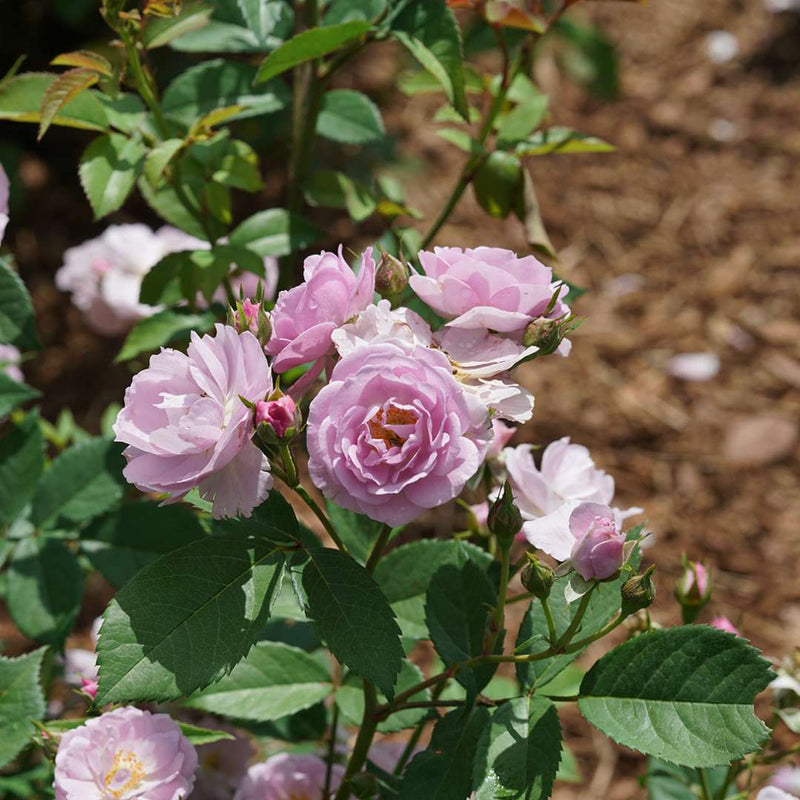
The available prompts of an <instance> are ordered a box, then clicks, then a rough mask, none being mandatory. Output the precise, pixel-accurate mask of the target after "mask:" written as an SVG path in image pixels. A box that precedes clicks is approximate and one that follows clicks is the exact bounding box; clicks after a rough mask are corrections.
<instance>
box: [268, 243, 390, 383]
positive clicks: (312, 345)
mask: <svg viewBox="0 0 800 800" xmlns="http://www.w3.org/2000/svg"><path fill="white" fill-rule="evenodd" d="M374 293H375V262H374V260H373V258H372V248H367V249H366V250H365V251H364V253H363V254H362V256H361V270H360V272H359V274H358V276H356V274H355V273H354V272H353V270H351V269H350V266H349V265H348V263H347V262H346V261H345V260H344V257H343V256H342V247H341V245H340V246H339V252H338V254H337V253H328V252H324V253H320V254H319V255H314V256H309V257H308V258H307V259H306V260H305V263H304V264H303V283H301V284H300V285H299V286H295V287H294V288H293V289H289V290H288V291H283V292H281V293H280V294H279V295H278V300H277V302H276V303H275V308H274V309H273V311H272V315H271V321H272V338H271V339H270V341H269V343H268V344H267V347H266V350H267V353H269V354H270V355H271V356H272V357H273V361H272V368H273V369H274V370H275V372H286V370H287V369H291V368H292V367H297V366H299V365H300V364H306V363H308V362H311V361H315V362H318V364H317V367H318V368H317V372H316V373H315V374H319V371H321V369H322V366H323V365H324V361H322V360H321V359H323V358H324V357H325V356H329V355H333V354H334V353H335V352H336V351H335V348H334V345H333V341H332V339H331V335H332V334H333V332H334V330H335V329H336V328H338V327H339V326H340V325H343V324H344V323H345V322H347V321H348V320H349V319H350V318H351V317H354V316H355V315H356V314H358V313H359V312H360V311H363V310H364V309H365V308H367V306H369V305H371V304H372V297H373V295H374Z"/></svg>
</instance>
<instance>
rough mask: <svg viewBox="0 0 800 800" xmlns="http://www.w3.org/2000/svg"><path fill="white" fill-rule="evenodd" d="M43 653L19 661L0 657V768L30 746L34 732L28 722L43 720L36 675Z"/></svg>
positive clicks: (42, 703)
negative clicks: (0, 689) (0, 688)
mask: <svg viewBox="0 0 800 800" xmlns="http://www.w3.org/2000/svg"><path fill="white" fill-rule="evenodd" d="M45 651H46V648H44V647H42V648H40V649H39V650H35V651H34V652H32V653H28V654H27V655H24V656H20V657H19V658H6V657H5V656H0V687H2V691H0V767H4V766H6V764H8V763H9V762H10V761H11V760H12V759H14V758H16V756H17V754H18V753H19V752H20V751H22V750H23V748H25V747H26V746H27V745H28V744H29V742H30V739H31V736H32V734H33V733H34V730H35V728H34V725H33V722H31V720H34V719H41V718H42V717H43V716H44V712H45V696H44V692H43V691H42V687H41V684H40V683H39V673H40V672H41V669H42V659H43V658H44V654H45Z"/></svg>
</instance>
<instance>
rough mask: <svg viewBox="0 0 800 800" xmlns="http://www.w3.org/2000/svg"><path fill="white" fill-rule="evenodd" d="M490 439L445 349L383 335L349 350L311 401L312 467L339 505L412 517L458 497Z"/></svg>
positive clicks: (384, 517)
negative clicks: (378, 340) (379, 340)
mask: <svg viewBox="0 0 800 800" xmlns="http://www.w3.org/2000/svg"><path fill="white" fill-rule="evenodd" d="M490 441H491V430H490V428H489V419H488V413H487V411H486V408H485V406H483V405H482V404H481V403H480V402H478V401H477V400H476V398H474V397H472V396H471V395H470V394H469V393H467V392H465V391H464V390H463V389H462V387H461V386H460V385H459V383H458V382H457V381H456V380H455V379H454V378H453V375H452V371H451V368H450V362H449V361H448V360H447V357H446V356H445V355H444V354H443V353H440V352H438V351H436V350H431V349H429V348H427V347H421V346H416V347H410V346H408V345H407V344H404V343H402V342H401V343H397V344H395V343H392V342H383V343H379V344H374V345H366V346H364V347H362V348H359V349H356V350H354V351H352V352H351V353H350V354H349V355H347V356H345V357H344V358H343V359H342V360H341V361H340V362H339V363H338V364H337V365H336V367H335V368H334V370H333V373H332V375H331V379H330V383H329V384H328V385H327V386H325V387H324V388H323V389H322V390H321V391H320V393H319V394H318V395H317V396H316V397H315V398H314V400H313V402H312V403H311V407H310V409H309V414H308V437H307V442H308V450H309V457H310V460H309V466H308V469H309V474H310V475H311V479H312V480H313V481H314V483H315V484H316V486H318V487H319V488H320V489H321V490H322V492H323V494H324V495H325V496H326V497H328V498H329V499H330V500H333V502H335V503H336V504H338V505H340V506H342V507H343V508H347V509H350V510H351V511H357V512H358V513H361V514H366V515H367V516H369V517H371V518H372V519H376V520H379V521H381V522H385V523H387V524H389V525H393V526H395V525H403V524H405V523H407V522H410V521H411V520H413V519H414V518H415V517H417V516H419V514H420V513H422V512H423V511H424V510H425V509H429V508H435V507H436V506H439V505H442V504H443V503H446V502H447V501H448V500H451V499H452V498H454V497H455V496H456V495H458V494H459V493H460V492H461V490H462V489H463V487H464V484H465V483H466V481H467V480H468V479H469V478H470V477H471V476H472V475H473V474H474V473H475V471H476V470H477V469H478V467H479V466H480V463H481V461H482V460H483V457H484V455H485V453H486V449H487V447H488V444H489V442H490Z"/></svg>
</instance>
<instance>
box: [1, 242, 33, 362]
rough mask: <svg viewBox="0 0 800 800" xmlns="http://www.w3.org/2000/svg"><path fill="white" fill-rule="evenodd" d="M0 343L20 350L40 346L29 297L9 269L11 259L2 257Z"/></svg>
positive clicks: (22, 284)
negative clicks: (11, 345) (5, 343)
mask: <svg viewBox="0 0 800 800" xmlns="http://www.w3.org/2000/svg"><path fill="white" fill-rule="evenodd" d="M0 342H7V343H9V344H13V345H15V346H16V347H18V348H20V350H27V349H34V348H38V347H40V346H41V345H40V344H39V336H38V334H37V333H36V325H35V323H34V318H33V304H32V303H31V296H30V295H29V294H28V290H27V289H26V288H25V284H24V283H23V282H22V279H21V278H20V277H19V275H18V274H17V273H16V272H15V271H14V270H13V269H12V268H11V259H9V258H3V257H0Z"/></svg>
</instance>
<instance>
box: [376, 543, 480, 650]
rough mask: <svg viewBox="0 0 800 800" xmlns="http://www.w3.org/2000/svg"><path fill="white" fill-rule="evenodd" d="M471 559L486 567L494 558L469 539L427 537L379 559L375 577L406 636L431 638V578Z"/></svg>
mask: <svg viewBox="0 0 800 800" xmlns="http://www.w3.org/2000/svg"><path fill="white" fill-rule="evenodd" d="M468 560H470V561H474V562H475V563H476V564H478V565H479V566H481V567H483V568H484V569H486V568H488V566H489V564H491V562H492V557H491V556H490V555H489V554H488V553H487V552H486V551H485V550H481V549H480V548H479V547H475V545H472V544H469V543H467V542H457V541H454V540H452V539H451V540H443V539H426V540H422V541H418V542H411V543H410V544H406V545H403V546H402V547H398V548H396V549H394V550H392V551H391V552H389V553H387V554H386V556H384V558H382V559H381V560H380V561H379V562H378V566H377V567H376V569H375V580H376V581H377V582H378V585H379V586H380V587H381V589H382V590H383V592H384V594H385V595H386V597H387V599H388V600H389V602H390V603H391V606H392V610H393V611H394V612H395V614H396V615H397V619H398V622H399V623H400V627H401V629H402V631H403V636H407V637H412V638H415V639H427V638H429V634H428V629H427V627H426V625H425V594H426V593H427V591H428V586H429V585H430V582H431V579H432V578H433V576H434V574H435V573H436V571H437V570H438V569H439V568H440V567H442V566H444V565H445V564H452V565H453V566H456V567H461V566H463V564H465V563H466V562H467V561H468Z"/></svg>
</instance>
